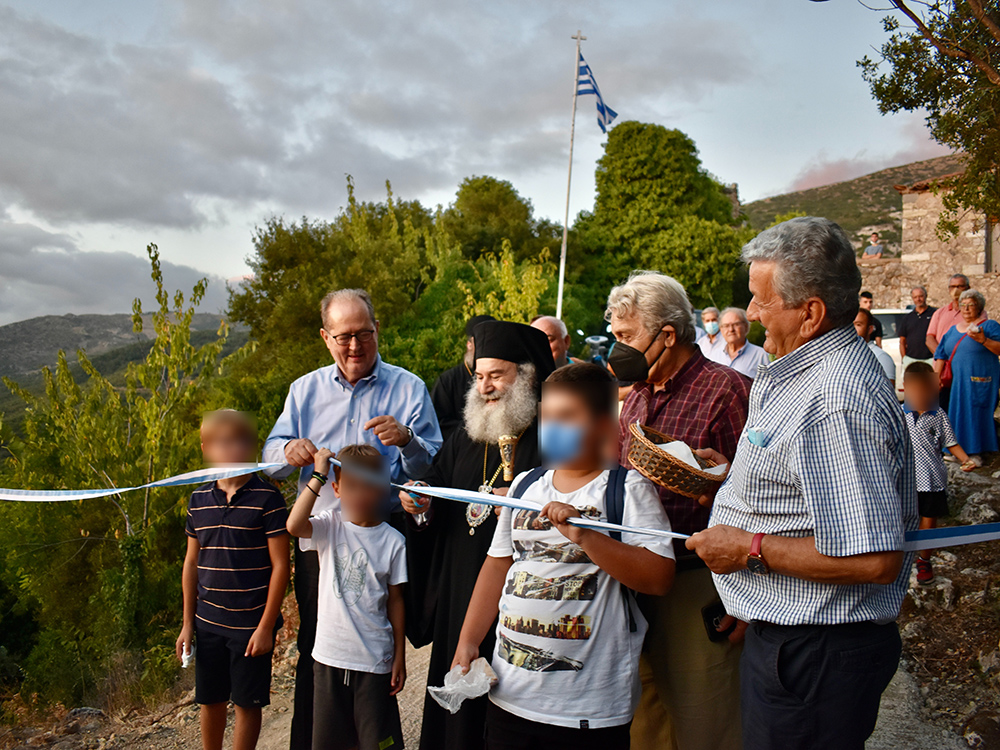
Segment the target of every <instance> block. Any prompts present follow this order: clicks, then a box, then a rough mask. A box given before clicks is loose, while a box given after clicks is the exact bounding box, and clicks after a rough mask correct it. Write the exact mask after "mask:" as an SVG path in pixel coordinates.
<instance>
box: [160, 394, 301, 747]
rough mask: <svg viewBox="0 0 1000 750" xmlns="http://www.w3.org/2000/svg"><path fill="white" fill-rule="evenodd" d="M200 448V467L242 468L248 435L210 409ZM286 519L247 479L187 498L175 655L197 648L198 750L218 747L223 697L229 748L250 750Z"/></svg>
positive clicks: (263, 690)
mask: <svg viewBox="0 0 1000 750" xmlns="http://www.w3.org/2000/svg"><path fill="white" fill-rule="evenodd" d="M201 449H202V453H203V455H204V457H205V461H206V463H208V464H237V463H250V462H252V461H254V460H255V457H256V454H257V430H256V428H255V427H254V425H253V424H252V422H251V421H250V420H249V418H247V416H246V415H244V414H242V413H241V412H238V411H233V410H231V409H226V410H223V411H216V412H211V413H209V414H207V415H206V416H205V419H204V420H203V421H202V425H201ZM287 517H288V511H287V510H286V508H285V499H284V497H283V496H282V494H281V493H280V492H279V491H278V490H277V489H276V488H275V487H273V486H272V485H270V484H268V483H267V482H265V481H264V480H263V479H261V478H260V477H259V476H257V475H256V474H246V475H244V476H241V477H232V478H230V479H219V480H217V481H215V482H210V483H209V484H205V485H203V486H201V487H199V488H198V489H197V490H195V491H194V492H193V493H192V495H191V501H190V503H189V505H188V513H187V526H186V532H187V536H188V544H187V555H186V556H185V558H184V572H183V580H182V583H183V591H184V625H183V627H182V629H181V634H180V636H179V637H178V639H177V658H178V659H181V660H182V661H183V655H184V653H185V652H188V653H190V652H191V649H192V640H193V641H194V642H195V643H196V644H197V648H196V652H195V701H196V702H197V703H198V704H199V705H201V738H202V746H203V747H204V748H205V750H222V741H223V736H224V734H225V731H226V714H227V708H228V704H229V701H230V700H232V702H233V704H234V705H235V706H236V726H235V729H234V731H233V750H252V749H253V748H254V747H256V745H257V737H258V736H259V735H260V723H261V708H262V707H263V706H266V705H267V704H268V703H270V695H271V654H272V651H273V650H274V636H275V634H276V633H277V631H278V628H279V627H281V624H282V619H281V601H282V599H283V598H284V596H285V591H286V589H287V588H288V576H289V564H288V554H289V553H288V534H287V532H286V530H285V522H286V520H287Z"/></svg>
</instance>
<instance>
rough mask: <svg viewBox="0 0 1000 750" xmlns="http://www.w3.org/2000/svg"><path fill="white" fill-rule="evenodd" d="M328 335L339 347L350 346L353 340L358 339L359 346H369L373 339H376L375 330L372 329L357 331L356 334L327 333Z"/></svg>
mask: <svg viewBox="0 0 1000 750" xmlns="http://www.w3.org/2000/svg"><path fill="white" fill-rule="evenodd" d="M326 333H327V335H328V336H329V337H330V338H331V339H333V340H334V341H336V342H337V346H350V345H351V339H357V340H358V343H359V344H368V343H370V342H371V340H372V339H374V338H375V329H373V328H370V329H368V330H367V331H355V332H354V333H338V334H336V335H334V334H332V333H330V332H329V331H327V332H326Z"/></svg>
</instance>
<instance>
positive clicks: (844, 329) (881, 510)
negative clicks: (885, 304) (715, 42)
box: [687, 217, 917, 750]
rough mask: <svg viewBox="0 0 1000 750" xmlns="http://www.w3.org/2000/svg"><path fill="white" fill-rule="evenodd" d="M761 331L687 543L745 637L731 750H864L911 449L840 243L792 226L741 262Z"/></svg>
mask: <svg viewBox="0 0 1000 750" xmlns="http://www.w3.org/2000/svg"><path fill="white" fill-rule="evenodd" d="M743 259H744V261H746V262H748V263H749V264H750V291H751V292H752V293H753V300H752V301H751V303H750V307H749V309H748V311H747V312H748V314H749V316H750V319H751V320H759V321H760V322H761V324H762V325H763V326H764V327H765V328H766V329H767V340H766V343H765V345H764V348H765V349H766V350H767V351H768V352H769V353H770V354H773V355H774V356H775V357H776V359H775V360H774V362H772V363H771V364H769V365H766V366H762V367H761V369H760V374H759V375H758V376H757V379H756V380H755V381H754V384H753V388H752V390H751V392H750V413H749V416H748V419H747V426H746V429H745V430H744V432H743V434H742V436H741V437H740V441H739V445H738V446H737V450H736V458H735V459H734V461H733V465H732V469H731V470H730V473H729V477H728V479H727V480H726V482H725V484H723V486H722V487H721V489H720V490H719V492H718V495H717V496H716V498H715V502H714V507H713V511H712V519H711V523H710V525H709V528H708V529H707V530H705V531H703V532H700V533H697V534H694V535H693V536H692V537H691V538H690V539H689V540H688V542H687V545H688V547H689V548H691V549H693V550H695V551H696V552H697V553H698V555H699V556H700V557H701V558H702V559H703V560H705V562H706V563H707V564H708V566H709V568H711V570H712V571H713V573H714V574H715V582H716V586H717V587H718V589H719V593H720V594H721V596H722V600H723V603H724V604H725V605H726V610H727V611H728V612H729V613H730V614H732V615H735V616H736V617H738V618H740V619H741V620H744V621H746V622H749V623H750V627H749V629H748V630H747V633H746V642H745V646H744V651H743V660H742V663H741V682H742V686H743V687H742V713H743V745H744V747H746V748H753V750H768V749H770V748H775V749H777V748H781V749H782V750H789V749H791V748H810V749H811V750H816V749H817V748H837V750H852V749H856V750H862V748H863V747H864V743H865V740H866V739H867V738H868V737H869V735H870V734H871V732H872V731H873V729H874V728H875V721H876V719H877V717H878V708H879V702H880V700H881V695H882V691H883V690H884V689H885V687H886V686H887V685H888V684H889V681H890V679H891V678H892V676H893V674H894V673H895V671H896V666H897V662H898V660H899V654H900V639H899V632H898V629H897V626H896V617H897V616H898V614H899V606H900V604H901V603H902V600H903V596H904V594H905V593H906V588H907V582H908V575H909V568H910V566H909V565H908V564H904V563H906V562H909V561H908V560H905V559H904V557H905V556H904V553H903V552H902V547H903V534H904V532H905V531H908V530H911V529H915V528H916V526H917V502H916V500H917V498H916V482H915V478H914V466H913V451H912V449H911V446H910V438H909V434H908V432H907V429H906V424H905V421H904V419H903V414H902V411H901V410H900V408H899V405H898V403H897V402H896V399H895V395H894V394H893V392H892V388H891V387H890V386H889V383H888V381H887V380H886V379H885V377H884V376H883V374H882V369H881V367H880V366H879V364H878V362H877V361H876V359H875V357H874V355H873V354H872V353H871V351H870V350H869V349H868V346H867V344H866V343H865V342H864V341H863V340H862V339H861V338H859V337H858V335H857V334H856V332H855V331H854V328H853V327H852V325H851V321H852V320H853V319H854V316H855V314H856V313H857V310H858V303H857V294H858V289H859V288H860V286H861V276H860V273H859V272H858V269H857V264H856V261H855V257H854V250H853V248H852V247H851V243H850V241H849V240H848V238H847V236H846V235H845V234H844V232H843V230H842V229H841V228H840V227H839V226H837V225H836V224H834V223H833V222H831V221H829V220H827V219H820V218H813V217H802V218H796V219H791V220H790V221H786V222H784V223H782V224H779V225H777V226H775V227H772V228H770V229H768V230H765V231H764V232H762V233H761V234H760V235H758V236H757V238H756V239H754V240H752V241H751V242H750V243H748V244H747V245H746V247H744V248H743Z"/></svg>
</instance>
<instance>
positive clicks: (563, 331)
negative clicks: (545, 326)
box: [531, 315, 569, 338]
mask: <svg viewBox="0 0 1000 750" xmlns="http://www.w3.org/2000/svg"><path fill="white" fill-rule="evenodd" d="M540 320H544V321H545V322H547V323H551V324H552V325H554V326H555V327H556V328H557V329H558V331H559V336H560V337H562V338H566V337H567V336H569V329H568V328H567V327H566V324H565V323H563V322H562V321H561V320H559V318H557V317H556V316H555V315H539V316H538V317H537V318H535V319H534V320H533V321H531V322H532V324H534V323H537V322H538V321H540Z"/></svg>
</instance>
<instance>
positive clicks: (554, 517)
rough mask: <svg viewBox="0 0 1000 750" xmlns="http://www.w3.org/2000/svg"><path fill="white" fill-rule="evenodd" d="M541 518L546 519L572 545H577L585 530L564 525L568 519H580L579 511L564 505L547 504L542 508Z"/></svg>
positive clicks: (567, 524)
mask: <svg viewBox="0 0 1000 750" xmlns="http://www.w3.org/2000/svg"><path fill="white" fill-rule="evenodd" d="M541 515H542V517H544V518H548V519H549V520H550V521H552V523H553V524H554V525H555V527H556V528H557V529H559V533H560V534H562V535H563V536H564V537H566V538H567V539H569V540H570V541H571V542H573V543H574V544H579V543H580V540H581V539H582V538H583V536H584V534H585V533H586V530H585V529H581V528H580V527H579V526H573V525H572V524H569V523H566V522H567V521H568V520H569V519H570V518H582V516H581V515H580V511H578V510H577V509H576V508H574V507H573V506H572V505H567V504H566V503H549V504H547V505H546V506H545V507H544V508H542V513H541Z"/></svg>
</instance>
